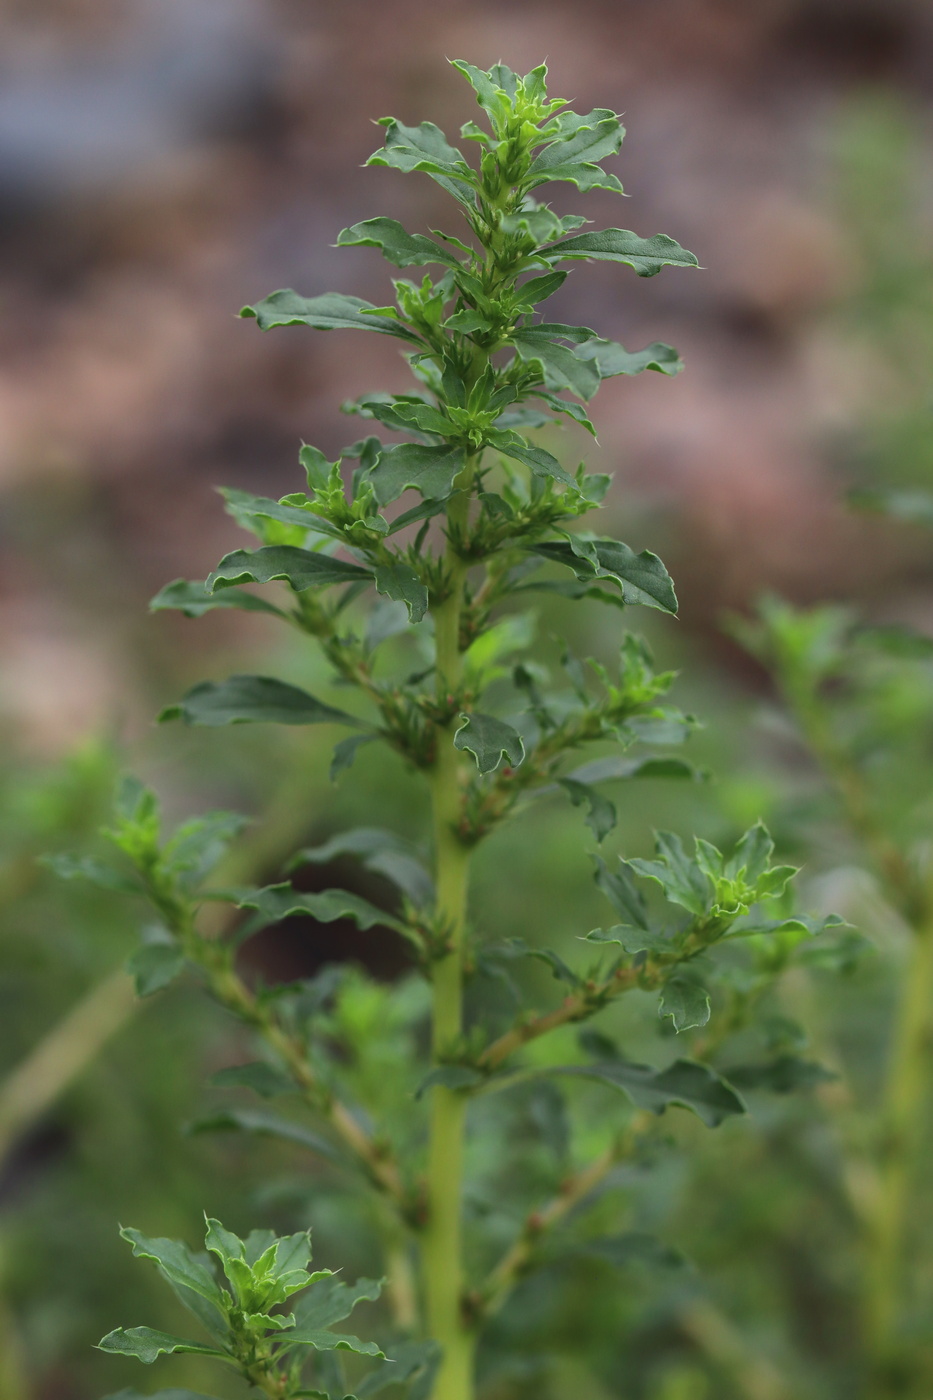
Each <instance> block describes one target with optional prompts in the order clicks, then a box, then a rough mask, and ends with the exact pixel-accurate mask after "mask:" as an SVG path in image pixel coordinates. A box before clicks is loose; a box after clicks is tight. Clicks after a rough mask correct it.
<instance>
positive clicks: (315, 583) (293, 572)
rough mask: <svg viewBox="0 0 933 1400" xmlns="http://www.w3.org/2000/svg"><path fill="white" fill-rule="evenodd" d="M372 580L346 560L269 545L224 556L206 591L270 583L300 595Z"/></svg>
mask: <svg viewBox="0 0 933 1400" xmlns="http://www.w3.org/2000/svg"><path fill="white" fill-rule="evenodd" d="M368 578H372V571H371V570H370V569H364V568H362V567H361V566H360V565H359V564H351V563H349V562H348V561H347V560H345V559H335V558H334V557H333V556H332V555H330V554H321V553H320V552H319V551H317V550H312V549H298V548H297V547H296V546H295V545H290V544H268V545H264V546H263V548H262V549H235V550H234V551H233V553H232V554H226V555H224V557H223V559H221V561H220V563H219V564H218V565H217V568H216V569H214V571H213V573H210V574H208V576H207V579H206V581H205V584H204V586H205V588H206V589H207V590H208V591H209V592H211V593H214V592H218V591H220V590H221V589H225V588H235V587H236V586H237V585H238V584H241V583H272V582H273V581H274V580H275V581H277V580H282V581H283V582H285V583H290V584H291V586H292V588H294V589H295V590H296V591H297V592H299V593H301V592H303V591H304V589H306V588H319V587H324V586H325V585H327V584H334V583H337V584H339V583H356V582H358V581H359V580H360V579H368Z"/></svg>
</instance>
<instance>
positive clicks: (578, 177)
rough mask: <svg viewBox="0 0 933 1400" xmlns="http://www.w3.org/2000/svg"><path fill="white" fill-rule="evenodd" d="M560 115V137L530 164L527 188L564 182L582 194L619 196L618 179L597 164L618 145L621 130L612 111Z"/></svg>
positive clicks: (619, 186)
mask: <svg viewBox="0 0 933 1400" xmlns="http://www.w3.org/2000/svg"><path fill="white" fill-rule="evenodd" d="M562 116H563V118H564V119H563V122H562V123H561V124H562V127H563V131H562V137H561V139H558V140H556V141H553V142H551V144H550V145H548V146H547V147H545V149H544V150H543V151H541V153H540V154H539V155H537V156H536V157H535V159H534V160H533V161H532V163H531V166H530V167H529V170H528V175H527V181H528V188H529V189H535V188H536V187H537V186H538V185H544V184H547V183H548V181H550V180H568V181H570V182H571V183H572V184H574V185H576V186H577V188H578V189H579V190H581V191H582V192H584V193H585V192H586V191H587V190H592V189H604V190H614V191H615V192H616V193H617V194H621V193H622V185H621V184H620V182H619V179H618V177H617V176H615V175H610V174H609V173H608V172H607V171H605V170H602V169H601V168H600V166H599V165H598V164H597V162H598V161H601V160H605V159H606V158H607V157H608V156H612V155H615V154H616V152H617V151H618V150H619V148H620V146H621V145H622V139H623V137H624V136H625V127H624V126H622V124H621V122H620V121H619V119H618V117H617V116H616V114H615V112H612V111H610V110H609V109H608V108H606V107H599V108H597V109H596V110H595V111H593V112H590V113H589V114H588V115H587V116H581V115H579V114H578V113H576V112H568V113H566V114H562ZM559 120H560V119H559Z"/></svg>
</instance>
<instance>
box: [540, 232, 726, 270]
mask: <svg viewBox="0 0 933 1400" xmlns="http://www.w3.org/2000/svg"><path fill="white" fill-rule="evenodd" d="M541 256H542V257H543V258H547V259H548V261H554V262H559V261H561V260H562V259H564V258H595V259H597V260H598V261H603V262H621V263H627V264H628V265H629V267H633V268H634V269H635V271H636V272H637V273H638V275H639V277H654V275H655V274H656V273H658V272H660V271H661V268H662V267H667V266H672V267H699V263H698V262H697V259H696V257H695V256H694V255H693V253H688V252H687V250H686V248H681V246H680V244H679V243H676V242H675V241H674V239H673V238H668V236H667V234H665V233H656V234H654V235H653V237H651V238H639V236H638V234H637V233H632V232H631V230H630V229H625V228H605V229H600V230H598V231H595V232H593V233H579V234H577V235H576V236H575V237H573V238H565V239H563V240H562V241H561V242H560V243H552V244H551V246H550V247H549V248H544V249H542V250H541Z"/></svg>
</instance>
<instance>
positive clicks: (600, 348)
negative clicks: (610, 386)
mask: <svg viewBox="0 0 933 1400" xmlns="http://www.w3.org/2000/svg"><path fill="white" fill-rule="evenodd" d="M576 353H577V355H578V356H579V357H580V358H581V359H586V360H592V361H593V363H594V364H595V365H596V367H597V369H598V370H599V374H600V378H602V379H612V378H614V376H615V375H617V374H641V372H642V370H646V369H653V370H657V372H658V373H659V374H679V373H680V371H681V370H682V369H683V367H684V362H683V360H682V359H681V358H680V356H679V355H678V353H677V351H676V350H675V349H674V347H673V345H665V344H664V343H663V342H662V341H660V340H656V341H654V342H652V344H651V345H646V346H645V348H644V350H626V348H625V346H624V345H619V343H618V342H617V341H615V340H599V339H596V340H590V341H588V342H587V343H586V344H585V345H581V346H580V349H579V350H578V351H577V352H576Z"/></svg>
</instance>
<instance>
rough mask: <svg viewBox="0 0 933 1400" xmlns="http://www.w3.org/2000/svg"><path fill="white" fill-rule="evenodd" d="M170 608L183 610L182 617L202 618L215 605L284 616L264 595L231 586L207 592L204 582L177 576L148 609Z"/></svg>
mask: <svg viewBox="0 0 933 1400" xmlns="http://www.w3.org/2000/svg"><path fill="white" fill-rule="evenodd" d="M169 608H171V609H174V610H175V611H177V612H181V613H184V615H185V617H203V616H204V614H205V613H206V612H212V611H213V610H214V608H240V609H242V611H243V612H264V613H273V614H274V615H275V616H276V617H286V616H287V614H286V613H284V612H283V611H282V609H281V608H277V607H276V606H275V604H274V603H267V602H266V600H265V598H258V597H257V596H256V594H255V593H241V592H238V591H234V590H233V589H229V590H227V589H225V590H224V591H223V592H221V593H210V592H208V589H207V585H206V584H204V583H202V582H200V581H199V580H197V579H190V580H189V579H183V578H177V579H176V580H175V582H174V583H167V584H166V585H165V587H164V588H163V589H162V590H161V591H160V592H159V593H157V594H156V595H155V597H154V598H153V600H152V602H151V603H150V604H149V611H150V612H162V611H164V610H166V609H169Z"/></svg>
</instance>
